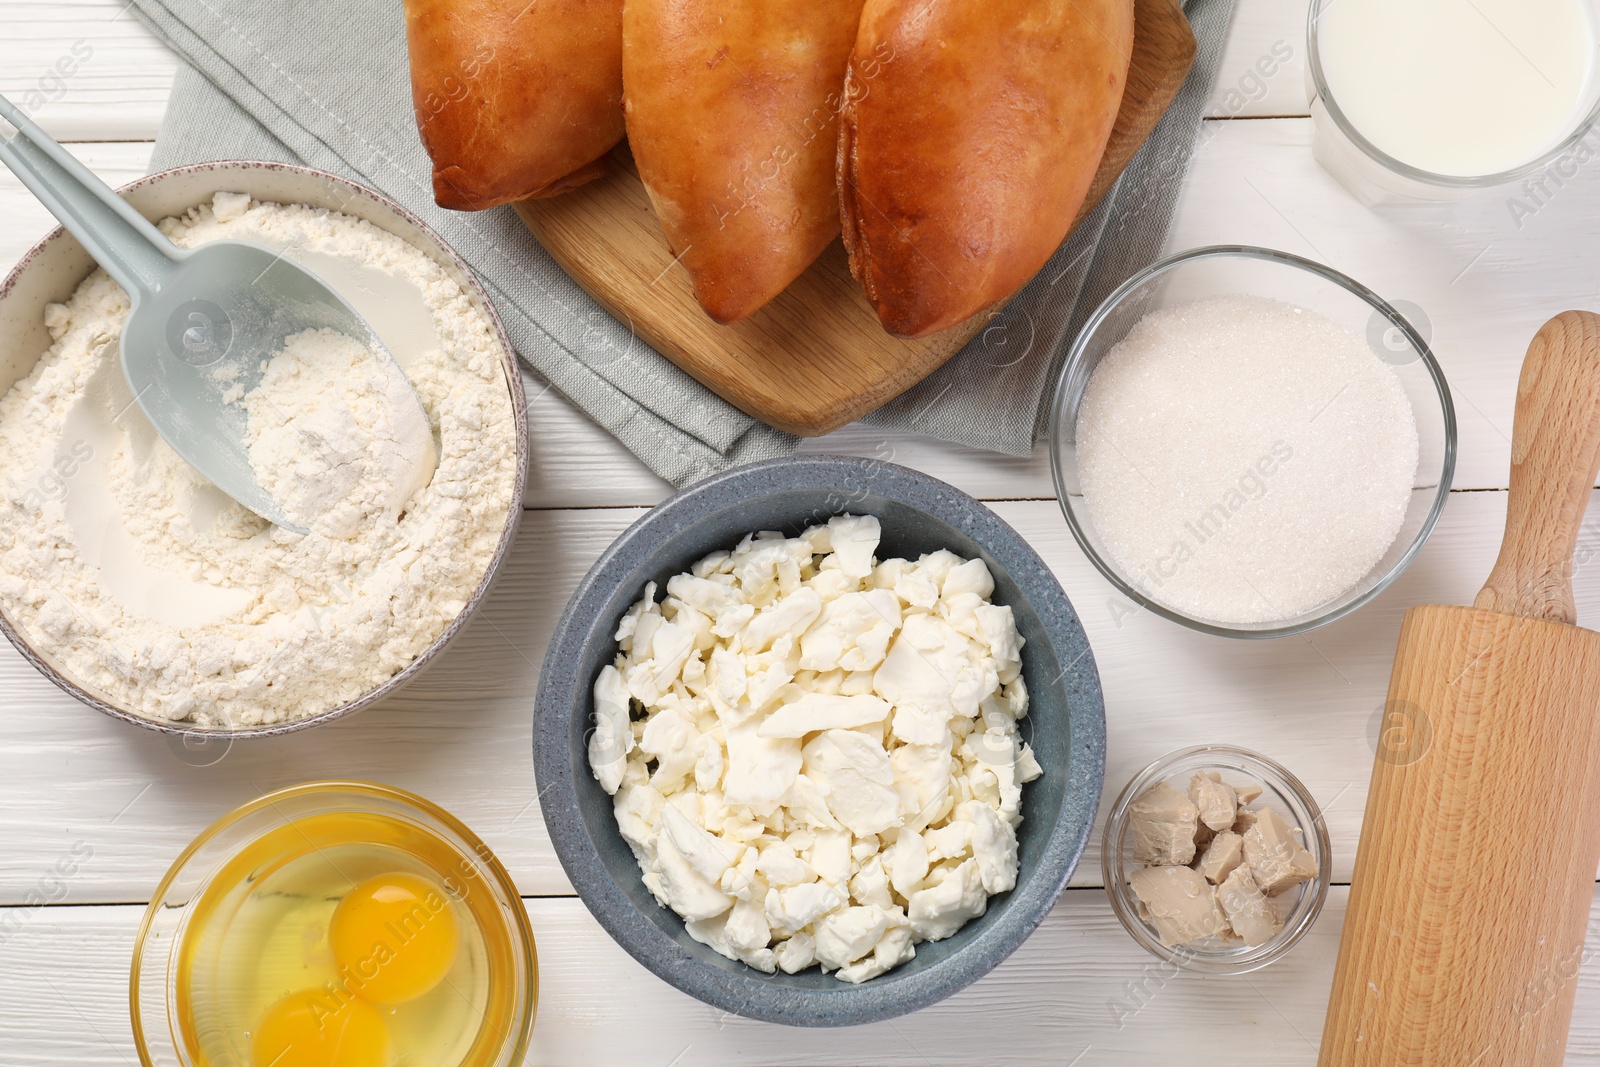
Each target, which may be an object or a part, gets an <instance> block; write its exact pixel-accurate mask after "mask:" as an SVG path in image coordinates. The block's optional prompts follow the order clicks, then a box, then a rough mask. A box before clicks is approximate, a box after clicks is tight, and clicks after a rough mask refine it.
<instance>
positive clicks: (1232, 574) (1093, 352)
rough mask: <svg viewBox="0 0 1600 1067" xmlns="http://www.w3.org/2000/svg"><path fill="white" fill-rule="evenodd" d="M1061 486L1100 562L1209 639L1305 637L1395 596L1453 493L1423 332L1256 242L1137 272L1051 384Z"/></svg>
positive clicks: (1330, 274) (1447, 442)
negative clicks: (1391, 588)
mask: <svg viewBox="0 0 1600 1067" xmlns="http://www.w3.org/2000/svg"><path fill="white" fill-rule="evenodd" d="M1050 450H1051V464H1052V469H1053V472H1054V476H1055V486H1056V496H1057V499H1058V500H1059V502H1060V505H1061V510H1062V512H1063V514H1064V515H1065V516H1066V519H1067V524H1068V526H1069V527H1070V528H1071V530H1072V534H1073V536H1074V537H1075V538H1076V539H1077V541H1078V544H1079V545H1080V546H1081V547H1082V548H1083V551H1084V553H1085V554H1086V555H1087V556H1088V557H1089V560H1090V562H1092V563H1093V564H1094V565H1095V567H1096V568H1097V569H1098V570H1099V571H1100V572H1101V574H1103V575H1104V576H1105V577H1106V578H1107V579H1108V580H1109V581H1110V582H1111V583H1112V584H1113V585H1114V586H1116V587H1117V589H1118V590H1119V591H1121V592H1122V593H1123V594H1124V595H1125V596H1127V597H1128V598H1129V599H1130V600H1132V601H1133V602H1134V604H1136V605H1138V606H1139V607H1140V608H1144V609H1147V610H1149V611H1152V612H1154V613H1155V614H1157V615H1160V616H1162V617H1164V618H1167V619H1170V620H1172V621H1174V622H1178V623H1182V624H1183V625H1185V626H1189V627H1191V628H1193V629H1196V630H1199V631H1201V632H1204V633H1208V634H1215V635H1221V636H1226V637H1241V638H1268V637H1282V636H1287V635H1291V634H1298V633H1303V632H1305V631H1307V630H1311V629H1314V628H1316V627H1318V626H1323V625H1326V624H1327V623H1330V622H1332V621H1334V620H1335V619H1339V618H1342V617H1343V616H1345V615H1347V614H1349V613H1350V612H1352V611H1354V610H1356V609H1357V608H1359V607H1360V606H1361V605H1363V604H1365V603H1367V602H1368V601H1369V600H1371V599H1372V598H1373V597H1375V596H1377V595H1378V594H1379V593H1380V592H1382V591H1383V590H1384V589H1385V588H1386V587H1387V586H1388V585H1389V583H1391V582H1392V581H1394V580H1395V578H1396V577H1398V576H1399V574H1400V573H1401V572H1402V571H1403V570H1404V569H1405V568H1406V566H1407V565H1408V564H1409V563H1410V562H1411V560H1412V559H1413V558H1415V556H1416V554H1417V552H1418V551H1420V550H1421V548H1422V545H1423V543H1424V542H1425V541H1426V540H1427V538H1428V535H1429V533H1431V532H1432V530H1433V527H1434V524H1435V522H1436V521H1437V520H1438V518H1439V514H1440V512H1441V511H1443V509H1444V505H1445V501H1446V500H1447V499H1448V498H1449V494H1450V481H1451V477H1452V476H1453V474H1454V471H1455V454H1456V422H1455V410H1454V407H1453V405H1452V403H1451V399H1450V390H1449V387H1448V386H1447V385H1446V383H1445V380H1444V374H1443V372H1442V371H1441V370H1440V368H1439V364H1438V362H1437V361H1436V360H1435V359H1434V356H1433V353H1432V351H1431V350H1430V349H1429V347H1428V341H1427V338H1426V337H1425V336H1423V333H1422V332H1421V331H1419V329H1418V328H1417V326H1416V325H1415V324H1414V323H1413V322H1412V321H1411V318H1410V317H1408V316H1407V315H1406V314H1403V313H1402V312H1401V310H1400V309H1398V308H1397V307H1396V306H1394V305H1392V304H1390V303H1389V302H1387V301H1385V300H1384V299H1383V298H1382V297H1380V296H1378V295H1377V294H1376V293H1374V292H1373V291H1372V290H1370V289H1368V288H1367V287H1365V286H1363V285H1361V284H1360V283H1359V282H1357V281H1355V280H1353V279H1351V278H1348V277H1346V276H1344V275H1342V274H1340V273H1339V272H1337V271H1335V270H1332V269H1330V268H1328V267H1325V266H1322V265H1321V264H1318V263H1313V262H1311V261H1310V260H1307V259H1302V258H1301V257H1299V256H1294V255H1290V254H1289V253H1286V252H1277V251H1273V250H1271V249H1266V248H1255V247H1250V246H1245V245H1226V246H1212V247H1206V248H1196V249H1193V250H1191V251H1188V252H1183V253H1180V254H1178V255H1175V256H1172V257H1170V258H1168V259H1165V260H1162V261H1160V262H1158V263H1156V264H1154V265H1153V266H1151V267H1149V268H1148V269H1146V270H1144V271H1142V272H1140V273H1139V274H1137V275H1135V276H1134V277H1132V278H1130V279H1129V280H1128V281H1127V282H1126V283H1124V284H1123V285H1122V286H1121V287H1120V288H1118V289H1117V290H1116V291H1115V292H1114V293H1112V294H1111V295H1110V296H1109V297H1107V298H1106V300H1105V302H1104V303H1102V304H1101V305H1100V307H1099V308H1098V310H1096V311H1095V313H1094V314H1093V315H1092V316H1091V317H1090V319H1089V321H1088V323H1087V324H1086V325H1085V327H1084V329H1083V331H1082V332H1081V333H1080V334H1079V335H1078V338H1077V340H1076V341H1075V342H1074V344H1073V346H1072V349H1071V351H1070V352H1069V354H1068V356H1067V360H1066V363H1065V365H1064V367H1063V370H1062V373H1061V377H1060V379H1059V381H1058V382H1057V386H1056V393H1055V399H1054V404H1053V408H1052V413H1051V422H1050Z"/></svg>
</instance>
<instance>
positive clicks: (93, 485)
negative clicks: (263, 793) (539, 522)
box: [0, 194, 516, 725]
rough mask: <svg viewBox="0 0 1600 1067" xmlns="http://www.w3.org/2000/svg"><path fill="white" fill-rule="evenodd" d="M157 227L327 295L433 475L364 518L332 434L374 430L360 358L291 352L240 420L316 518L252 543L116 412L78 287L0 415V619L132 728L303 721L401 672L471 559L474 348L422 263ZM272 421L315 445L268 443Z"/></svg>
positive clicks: (352, 449)
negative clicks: (359, 319) (411, 390)
mask: <svg viewBox="0 0 1600 1067" xmlns="http://www.w3.org/2000/svg"><path fill="white" fill-rule="evenodd" d="M161 228H162V230H163V232H165V233H166V234H167V235H168V236H170V237H171V238H172V239H173V240H174V241H176V242H177V243H178V244H180V245H185V246H193V245H197V244H201V243H204V242H205V241H209V240H215V239H217V238H222V237H230V238H238V239H241V240H247V241H252V242H255V243H258V244H263V245H267V246H269V247H274V248H285V249H292V250H293V258H295V259H296V260H297V261H299V262H302V263H305V264H306V265H308V266H310V267H311V268H312V269H313V270H316V271H317V272H318V273H319V274H322V275H323V277H324V278H325V279H327V280H329V281H330V282H331V283H332V284H334V285H335V286H336V287H337V288H339V289H340V291H341V292H342V293H344V294H345V296H346V297H347V298H348V299H350V300H351V301H352V303H354V304H355V305H356V307H357V310H358V311H360V312H362V314H363V315H365V316H366V317H367V318H368V319H369V320H370V321H372V322H373V323H374V325H375V327H376V328H377V330H378V332H379V334H380V336H381V337H382V338H383V339H384V341H385V343H386V344H387V345H388V346H389V348H390V349H391V351H393V352H394V354H395V356H396V357H397V358H398V359H399V360H400V361H401V363H402V365H403V366H404V367H405V370H406V373H407V376H408V377H409V378H410V379H411V382H412V384H413V385H415V387H416V389H417V392H418V394H419V395H420V396H421V398H422V402H423V407H424V409H425V410H426V411H427V413H428V417H429V420H430V422H431V423H432V428H433V432H434V434H435V435H436V436H437V444H438V452H439V464H438V469H437V471H436V472H435V474H434V477H433V480H432V481H431V482H430V483H429V484H428V485H427V486H426V487H425V488H423V489H422V490H421V491H419V492H417V493H416V494H414V495H413V496H411V497H410V499H409V500H408V501H405V502H403V504H402V506H401V507H392V508H391V507H388V506H378V503H377V502H378V501H380V500H382V498H383V495H384V492H385V479H388V483H389V484H392V483H393V480H394V474H393V469H392V465H391V464H389V463H388V461H387V459H386V453H385V452H384V450H383V449H382V448H379V449H376V450H374V449H371V448H370V447H368V448H363V447H362V443H361V442H360V441H358V440H357V436H359V435H356V436H352V432H351V431H352V428H361V427H368V428H370V427H371V426H372V425H373V422H372V419H371V413H370V408H371V403H372V400H373V397H372V395H371V394H370V392H368V393H366V394H365V395H364V393H363V389H362V386H363V384H365V383H366V382H367V381H368V379H364V378H363V377H362V376H361V375H360V374H359V373H356V372H354V371H353V368H355V367H356V366H357V365H358V362H359V361H360V360H361V359H366V360H369V361H370V359H371V355H370V353H368V352H367V351H366V350H365V349H364V348H362V347H361V346H359V345H356V344H355V343H354V342H352V341H350V340H349V339H348V338H341V337H339V335H336V334H335V335H321V334H302V335H300V336H298V337H297V338H292V339H290V343H289V344H288V346H287V349H286V352H285V353H283V354H281V356H282V358H278V359H275V360H274V361H273V362H272V364H271V365H270V366H269V371H268V375H267V377H266V378H264V379H263V382H262V385H261V387H260V388H259V389H258V390H257V391H256V392H255V393H252V394H251V395H248V396H245V397H243V398H242V399H241V400H240V403H242V404H243V405H244V407H245V410H246V413H247V417H248V419H249V423H250V426H251V435H252V437H253V438H254V439H255V440H254V449H255V450H259V455H258V456H257V457H256V462H257V463H258V465H260V466H261V467H262V468H263V470H272V471H273V472H275V473H274V474H273V475H272V476H271V481H272V484H270V485H268V486H267V488H268V489H269V491H272V492H273V493H274V494H275V496H278V497H279V498H280V499H281V500H284V501H285V502H286V503H287V504H288V506H289V507H290V509H291V510H299V511H300V512H301V513H302V514H304V515H309V516H317V518H316V519H315V521H314V522H313V524H312V531H311V533H310V534H308V535H306V536H304V537H301V536H298V535H295V534H292V533H289V532H288V531H285V530H281V529H278V528H276V527H272V526H270V525H269V524H267V523H266V522H265V521H263V520H262V519H260V518H258V517H256V516H255V515H253V514H251V513H250V512H249V511H247V510H245V509H244V508H242V507H240V506H239V505H237V504H235V503H234V502H233V501H231V500H230V499H228V498H227V497H226V496H224V495H222V494H221V493H220V492H219V491H218V490H216V489H215V488H214V487H213V486H211V485H210V484H209V483H208V482H206V481H205V480H204V479H203V478H201V477H200V476H199V475H198V474H196V473H195V472H194V471H193V470H192V469H191V468H189V467H188V465H187V464H185V463H184V462H183V461H182V460H181V459H179V458H178V457H177V455H176V454H175V453H173V452H172V450H171V449H170V448H168V447H167V446H166V444H165V443H164V442H162V441H161V440H160V438H159V437H157V436H156V434H155V432H154V430H153V429H152V428H151V427H150V424H149V423H148V421H146V420H145V418H144V416H143V414H142V413H141V412H140V410H139V409H138V407H137V405H134V404H133V403H132V399H133V398H132V397H131V396H130V395H129V393H128V389H127V385H126V383H125V381H124V380H123V377H122V373H121V368H120V367H119V366H118V364H117V340H118V331H119V330H120V327H121V324H122V322H123V320H124V319H125V318H126V316H127V310H128V304H127V299H126V297H125V296H124V295H123V293H122V291H121V290H120V289H119V288H118V287H117V286H116V285H115V283H113V282H112V281H111V280H110V279H109V278H108V277H107V276H106V275H105V274H104V273H101V272H96V273H95V274H94V275H92V276H91V277H90V278H89V279H88V280H87V281H85V282H84V283H83V284H82V285H81V286H80V287H79V288H78V290H77V291H76V292H75V293H73V295H72V297H71V298H70V299H69V300H68V301H67V303H66V304H65V305H52V306H51V307H50V308H49V309H48V311H47V312H46V324H47V325H48V326H49V328H50V331H51V335H52V337H53V338H54V339H55V344H54V345H53V346H52V347H51V349H50V351H49V352H48V353H47V354H46V355H45V357H44V358H43V359H42V360H41V361H40V362H39V364H38V366H37V367H36V368H35V369H34V371H33V373H32V374H30V375H29V376H28V377H27V378H25V379H24V380H22V381H21V382H19V383H18V384H17V385H16V386H15V387H14V388H12V389H11V391H10V392H9V393H7V394H6V396H5V397H4V398H3V399H0V472H3V475H0V479H3V484H0V608H3V609H4V611H5V614H6V616H7V617H8V618H9V619H11V620H12V621H13V623H15V624H16V625H17V626H18V628H19V629H20V630H21V631H22V633H23V635H24V636H25V637H26V638H27V640H28V641H29V643H30V644H32V645H33V646H34V647H35V648H36V649H38V650H39V651H40V652H41V653H42V654H43V655H45V657H46V658H47V659H49V660H51V661H52V662H53V663H54V664H55V665H56V666H57V667H58V668H59V669H61V670H62V671H63V672H64V673H65V674H67V675H68V676H69V677H71V678H73V679H74V680H76V681H78V682H79V683H80V684H83V685H84V686H85V688H87V689H89V690H90V691H92V692H95V693H96V694H98V695H100V696H102V697H103V698H105V699H108V700H110V701H112V702H113V703H116V704H119V705H122V706H124V707H128V708H131V709H132V710H134V711H137V712H140V713H142V714H145V715H148V716H150V717H152V718H164V719H172V720H192V721H194V722H197V723H202V724H223V723H227V724H232V725H250V724H257V723H267V722H279V721H286V720H293V719H299V718H304V717H306V716H309V715H315V714H318V713H320V712H322V711H325V710H328V709H329V708H332V707H336V706H338V705H339V704H342V703H345V702H347V701H349V700H352V699H354V698H356V697H358V696H360V695H361V694H363V693H365V692H367V691H368V690H370V689H372V688H373V687H375V686H377V685H378V684H380V683H382V682H383V681H384V680H385V679H387V678H389V677H392V676H393V675H394V674H395V673H397V672H398V671H399V670H401V669H402V668H404V667H405V666H406V665H407V664H408V663H410V662H411V661H412V660H414V659H415V658H416V656H417V655H418V654H420V653H421V652H422V651H424V650H425V649H426V648H427V646H428V645H429V644H431V643H432V642H433V641H434V640H435V639H436V638H437V637H438V636H439V634H440V633H442V632H443V631H444V629H445V628H446V627H447V626H448V625H449V623H450V622H451V621H452V620H453V619H454V618H455V616H456V615H457V614H458V613H459V612H460V611H461V609H462V607H463V606H464V604H465V603H466V601H467V599H468V598H469V597H470V596H471V595H472V593H473V591H474V589H475V588H476V587H477V585H478V583H479V581H480V580H481V579H482V577H483V574H484V572H485V570H486V569H487V568H488V566H489V563H490V562H491V560H492V558H493V554H494V550H495V547H496V545H497V543H498V540H499V537H500V533H501V530H502V528H503V526H504V523H505V518H506V512H507V509H508V508H509V507H510V506H511V500H512V494H513V486H514V484H515V462H516V452H515V449H514V448H513V447H512V444H511V442H512V441H513V440H514V437H515V423H514V421H513V420H514V418H515V414H514V412H513V410H512V405H511V398H510V393H509V391H508V389H507V387H506V383H505V378H504V373H503V371H502V368H501V364H500V362H499V357H498V355H497V351H496V344H495V339H494V335H493V332H492V330H491V328H490V326H489V323H488V322H487V321H486V320H485V318H484V317H483V316H482V315H480V314H479V313H478V312H477V311H476V309H474V308H473V307H472V305H471V303H470V301H469V299H468V297H467V295H466V294H465V292H463V291H462V289H461V288H460V287H459V286H458V285H457V284H456V283H455V282H454V281H452V280H451V279H450V278H449V277H448V276H446V274H445V273H444V271H443V270H442V269H440V267H439V266H438V265H437V264H435V263H434V262H433V261H432V260H431V259H430V258H429V257H428V256H427V255H426V254H424V253H423V252H421V251H420V250H418V249H416V248H414V247H412V246H410V245H409V244H407V243H406V242H404V241H403V240H401V239H400V238H398V237H395V236H393V235H391V234H388V233H385V232H383V231H381V230H379V229H377V228H376V227H373V226H371V225H369V224H367V223H364V222H361V221H359V220H357V219H354V218H350V217H348V216H344V215H339V214H336V213H330V212H327V211H322V210H319V209H313V208H308V207H304V206H299V205H276V204H254V203H248V202H247V201H245V199H244V198H242V197H238V196H231V195H230V194H219V195H218V198H217V199H216V201H215V210H213V207H212V206H209V205H208V206H203V207H200V208H197V209H196V210H194V211H192V212H190V213H189V214H188V215H187V216H185V217H183V218H182V219H169V220H167V221H165V222H163V223H162V225H161ZM391 305H392V307H391ZM419 308H420V309H425V311H426V314H425V315H421V316H420V318H419V313H418V311H417V309H419ZM419 326H421V327H422V328H420V329H419V328H418V327H419ZM352 349H353V350H352ZM319 381H320V382H321V383H323V384H326V385H330V386H332V387H331V388H320V389H319V388H318V383H319ZM364 419H365V420H366V421H365V422H364V421H363V420H364ZM308 420H309V421H308ZM290 423H294V424H296V425H299V426H302V427H304V426H305V425H311V426H314V427H315V428H316V429H317V430H318V431H319V432H318V433H316V434H294V435H286V434H284V433H283V432H282V431H283V430H284V428H285V427H286V426H288V425H289V424H290ZM397 516H398V521H396V517H397Z"/></svg>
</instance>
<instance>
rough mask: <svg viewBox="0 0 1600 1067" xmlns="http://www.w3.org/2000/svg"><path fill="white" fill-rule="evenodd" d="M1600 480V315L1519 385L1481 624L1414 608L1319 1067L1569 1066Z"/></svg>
mask: <svg viewBox="0 0 1600 1067" xmlns="http://www.w3.org/2000/svg"><path fill="white" fill-rule="evenodd" d="M1597 469H1600V316H1597V315H1592V314H1590V313H1588V312H1583V311H1568V312H1566V313H1564V314H1561V315H1558V316H1556V317H1555V318H1554V319H1551V320H1550V321H1549V322H1548V323H1546V324H1545V325H1544V327H1543V328H1542V329H1541V330H1540V331H1539V333H1538V335H1537V336H1536V337H1535V338H1534V339H1533V343H1532V344H1531V345H1530V346H1529V347H1528V355H1527V358H1526V359H1525V360H1524V361H1523V364H1522V376H1521V379H1520V381H1519V382H1518V384H1517V414H1516V426H1515V429H1514V431H1513V433H1512V442H1511V492H1510V495H1509V497H1508V499H1507V514H1506V531H1505V539H1504V540H1503V541H1502V543H1501V546H1500V556H1499V558H1498V559H1497V560H1496V561H1495V565H1494V570H1493V571H1492V572H1490V574H1489V580H1488V581H1487V582H1486V583H1485V584H1484V587H1483V591H1482V592H1480V593H1479V594H1478V598H1477V601H1476V603H1475V604H1474V606H1473V607H1470V608H1463V607H1447V606H1444V605H1439V604H1428V605H1424V606H1421V607H1414V608H1412V609H1411V610H1410V611H1408V612H1406V616H1405V622H1404V623H1403V624H1402V626H1401V628H1400V645H1399V649H1398V651H1397V652H1396V653H1395V658H1394V673H1393V675H1392V676H1391V678H1390V681H1389V699H1388V702H1387V704H1386V705H1385V706H1384V719H1385V721H1384V732H1383V733H1382V734H1380V736H1379V743H1378V750H1377V761H1376V762H1375V763H1374V765H1373V769H1372V788H1371V791H1370V792H1369V794H1368V796H1367V812H1366V818H1365V820H1364V821H1363V822H1362V826H1361V848H1360V851H1359V852H1358V853H1357V855H1356V865H1355V875H1354V877H1353V878H1352V880H1351V884H1350V908H1349V911H1348V913H1347V914H1346V916H1345V923H1344V936H1343V940H1342V941H1341V942H1340V945H1339V964H1338V969H1337V971H1336V972H1335V975H1334V980H1333V996H1332V999H1331V1001H1330V1003H1329V1006H1328V1019H1327V1026H1326V1029H1324V1030H1323V1034H1322V1055H1321V1056H1320V1057H1319V1058H1318V1060H1317V1063H1318V1065H1319V1067H1352V1065H1355V1064H1370V1065H1372V1067H1395V1065H1397V1064H1408V1065H1411V1067H1418V1065H1428V1067H1469V1065H1473V1067H1559V1065H1560V1064H1561V1063H1562V1060H1563V1053H1564V1050H1565V1048H1566V1043H1567V1027H1568V1023H1569V1022H1570V1021H1571V1018H1572V1003H1573V994H1574V993H1575V992H1576V990H1577V986H1578V971H1579V965H1580V964H1581V963H1582V962H1583V961H1584V960H1585V959H1586V956H1585V953H1584V935H1585V933H1586V929H1585V928H1586V925H1587V920H1588V917H1589V905H1590V903H1591V902H1592V901H1593V899H1594V892H1595V883H1594V876H1595V865H1596V863H1597V862H1600V633H1596V632H1595V631H1593V630H1585V629H1582V628H1580V627H1578V626H1576V625H1575V622H1576V613H1575V611H1574V609H1573V603H1572V561H1573V551H1574V548H1575V546H1576V544H1577V539H1578V532H1579V528H1580V525H1581V524H1582V522H1583V513H1584V508H1585V506H1586V505H1587V504H1588V502H1589V497H1590V493H1591V487H1592V486H1593V485H1594V480H1595V473H1596V471H1597Z"/></svg>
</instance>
